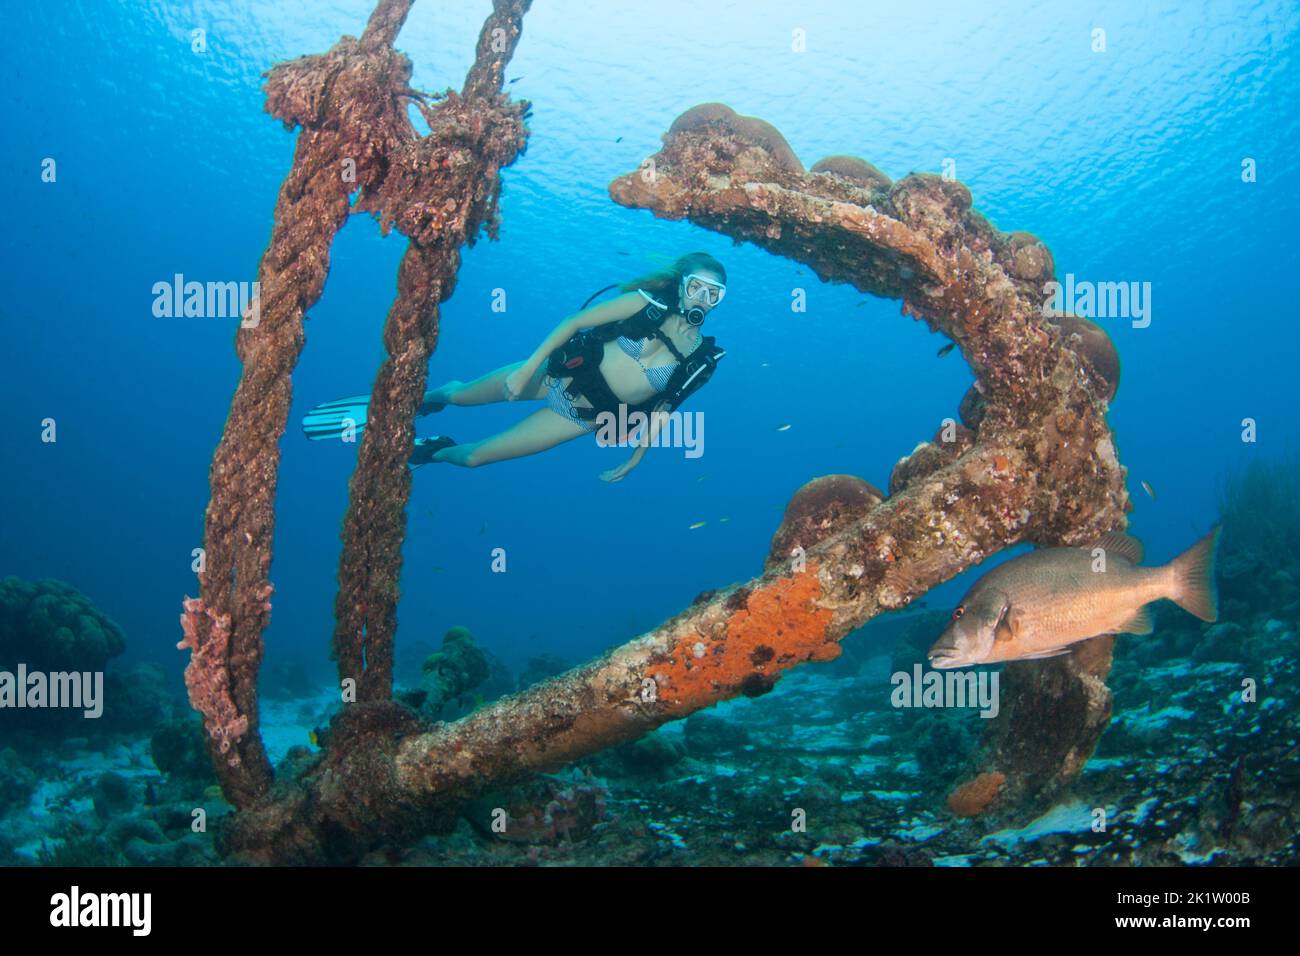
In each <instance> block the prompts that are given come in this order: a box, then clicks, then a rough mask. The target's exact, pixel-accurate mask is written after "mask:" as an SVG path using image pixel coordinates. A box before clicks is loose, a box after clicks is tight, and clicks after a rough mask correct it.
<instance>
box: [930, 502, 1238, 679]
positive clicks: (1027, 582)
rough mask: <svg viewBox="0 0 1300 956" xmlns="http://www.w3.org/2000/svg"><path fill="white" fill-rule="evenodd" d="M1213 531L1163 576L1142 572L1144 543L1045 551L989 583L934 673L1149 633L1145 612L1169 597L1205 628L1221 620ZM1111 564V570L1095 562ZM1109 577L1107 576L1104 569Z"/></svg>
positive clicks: (966, 607) (946, 637)
mask: <svg viewBox="0 0 1300 956" xmlns="http://www.w3.org/2000/svg"><path fill="white" fill-rule="evenodd" d="M1218 541H1219V529H1218V528H1215V529H1214V530H1213V531H1211V532H1210V533H1209V534H1208V535H1206V536H1205V537H1204V538H1202V539H1201V540H1200V541H1198V542H1197V543H1196V544H1194V545H1192V547H1190V548H1188V549H1187V550H1186V551H1185V552H1183V553H1182V554H1180V555H1179V556H1178V557H1176V558H1174V560H1172V561H1170V562H1169V563H1168V564H1166V565H1164V566H1163V567H1159V568H1141V567H1138V562H1139V561H1141V560H1142V543H1141V542H1140V541H1138V540H1137V539H1136V538H1131V537H1129V536H1128V535H1126V534H1120V533H1118V532H1111V533H1110V534H1107V535H1104V536H1102V538H1101V540H1100V541H1098V542H1097V544H1096V546H1095V547H1096V548H1101V549H1102V550H1103V552H1104V553H1103V554H1102V555H1101V556H1099V557H1097V558H1094V556H1093V551H1094V548H1041V549H1039V550H1038V551H1034V552H1032V553H1030V554H1025V555H1021V556H1020V557H1018V558H1013V559H1012V560H1010V561H1008V562H1007V563H1006V564H1002V565H999V566H998V567H996V568H994V569H993V570H992V571H990V572H988V573H987V574H985V575H984V576H983V577H981V578H980V579H979V580H978V581H976V582H975V584H974V586H973V587H972V588H971V589H970V590H969V591H967V592H966V596H965V597H963V598H962V599H961V603H960V604H958V605H957V609H956V610H955V611H953V612H952V620H951V622H950V623H949V624H948V627H947V628H946V629H945V630H944V632H943V634H942V635H940V637H939V640H937V641H936V642H935V644H934V646H933V647H931V648H930V654H929V657H930V664H931V666H933V667H938V668H949V667H970V666H971V665H973V664H992V663H996V662H998V661H1026V660H1037V659H1038V658H1042V657H1056V656H1057V655H1059V654H1066V653H1069V650H1070V645H1072V644H1075V643H1077V642H1078V641H1086V640H1087V639H1088V638H1091V637H1097V636H1098V635H1101V634H1150V633H1151V630H1152V627H1153V625H1152V622H1151V613H1150V612H1149V611H1148V610H1147V605H1148V604H1150V603H1152V602H1153V601H1158V600H1160V599H1161V598H1168V599H1169V600H1171V601H1173V602H1174V603H1175V604H1177V605H1178V606H1179V607H1181V608H1182V609H1183V610H1185V611H1190V612H1191V613H1192V614H1195V615H1196V616H1197V617H1199V618H1200V619H1201V620H1202V621H1214V620H1217V619H1218V616H1219V612H1218V596H1217V595H1216V593H1215V589H1214V551H1215V547H1216V545H1217V544H1218ZM1102 560H1104V564H1102V565H1099V564H1098V562H1099V561H1102ZM1102 568H1104V570H1102Z"/></svg>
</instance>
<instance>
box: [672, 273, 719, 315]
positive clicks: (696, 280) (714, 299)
mask: <svg viewBox="0 0 1300 956" xmlns="http://www.w3.org/2000/svg"><path fill="white" fill-rule="evenodd" d="M682 286H683V290H684V292H685V295H684V297H683V298H684V300H685V301H686V302H697V303H699V304H700V305H707V306H708V307H709V308H710V309H711V308H713V307H714V306H715V305H717V304H718V303H719V302H721V301H722V297H723V296H724V295H726V294H727V287H726V286H725V285H723V284H722V283H721V282H718V281H717V280H715V279H706V278H705V277H704V276H701V275H696V274H695V273H694V272H692V273H691V274H690V275H687V276H683V277H682Z"/></svg>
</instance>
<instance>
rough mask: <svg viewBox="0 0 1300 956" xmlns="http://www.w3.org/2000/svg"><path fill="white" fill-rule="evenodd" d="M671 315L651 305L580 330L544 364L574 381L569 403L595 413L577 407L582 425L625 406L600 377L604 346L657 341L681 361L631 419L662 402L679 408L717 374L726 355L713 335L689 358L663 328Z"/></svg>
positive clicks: (633, 408) (630, 408) (568, 389)
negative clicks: (616, 342)
mask: <svg viewBox="0 0 1300 956" xmlns="http://www.w3.org/2000/svg"><path fill="white" fill-rule="evenodd" d="M612 288H615V287H614V286H606V287H605V288H604V289H601V290H600V292H597V293H596V295H593V296H592V297H591V298H590V299H588V300H587V302H586V303H584V305H583V308H586V306H587V304H590V302H591V300H592V299H594V298H596V296H597V295H600V294H601V293H602V292H608V291H609V290H610V289H612ZM667 315H668V309H666V308H664V307H662V306H660V305H659V304H657V303H655V302H647V303H646V304H645V307H644V308H642V309H641V310H640V311H639V312H637V313H635V314H634V315H630V316H628V317H627V318H626V319H621V320H620V321H618V322H610V323H608V324H606V325H600V326H596V327H595V328H590V329H582V330H580V331H579V332H577V333H576V334H575V335H574V336H573V337H572V338H571V339H569V341H567V342H565V343H564V344H563V345H561V346H560V347H559V348H557V349H556V350H555V351H553V352H552V353H551V355H550V357H549V359H548V360H547V363H546V372H547V374H548V375H550V376H551V377H552V378H554V379H565V378H567V379H570V382H569V385H568V387H566V388H565V390H564V392H565V395H567V396H568V398H569V400H570V401H574V402H576V401H578V400H579V399H586V400H587V401H588V402H589V403H590V404H591V408H583V407H581V406H577V405H575V406H574V409H573V411H574V414H575V415H577V416H578V417H579V418H581V419H583V420H584V421H592V420H593V419H595V418H596V417H597V416H598V415H600V413H601V412H610V413H612V414H617V413H618V407H619V406H620V405H622V404H624V403H623V402H621V401H620V400H619V398H618V396H617V395H615V394H614V390H613V389H612V388H610V387H609V383H608V382H606V381H605V376H604V375H602V374H601V373H600V362H601V359H603V358H604V355H605V343H606V342H612V341H613V340H614V339H617V338H619V337H620V336H624V335H626V336H627V337H628V338H630V339H648V338H655V339H658V340H659V341H660V342H663V343H664V345H665V346H667V347H668V350H669V351H670V352H672V354H673V357H674V358H676V359H677V363H678V364H677V369H676V370H675V371H674V372H673V374H672V376H671V377H670V378H669V379H668V383H667V385H666V386H665V387H664V390H663V391H662V392H660V393H659V394H657V395H653V396H651V397H650V398H648V399H646V400H645V401H644V402H639V403H637V404H636V405H628V406H627V411H628V414H631V413H633V412H642V413H645V414H649V413H650V412H651V411H652V410H653V409H654V408H655V406H657V405H658V404H660V403H661V402H667V403H668V404H669V405H671V406H672V407H674V408H676V407H677V406H679V405H680V404H681V403H682V402H683V401H684V400H685V399H686V398H687V396H689V395H691V394H693V393H694V392H695V391H696V390H698V389H699V388H700V386H702V385H703V384H704V383H705V382H707V381H708V380H709V378H710V377H711V376H712V375H713V371H714V369H716V368H717V365H718V359H720V358H722V356H724V355H726V354H727V353H726V351H725V350H724V349H721V348H718V346H717V345H715V344H714V339H713V337H712V336H707V335H706V336H704V337H703V340H702V341H701V342H700V345H699V346H698V347H697V348H696V349H695V351H694V352H692V353H691V354H690V355H689V356H686V355H683V354H682V353H681V351H680V350H679V349H678V348H677V346H676V345H674V344H673V341H672V339H670V338H669V337H668V335H666V334H665V333H664V331H663V329H661V328H660V327H659V326H660V324H661V323H662V322H663V320H664V318H665V317H666V316H667Z"/></svg>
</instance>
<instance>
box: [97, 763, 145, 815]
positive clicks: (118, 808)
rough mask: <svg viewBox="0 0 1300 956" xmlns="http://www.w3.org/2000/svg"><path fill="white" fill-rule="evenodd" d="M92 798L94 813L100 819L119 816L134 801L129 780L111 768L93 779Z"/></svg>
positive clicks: (129, 807)
mask: <svg viewBox="0 0 1300 956" xmlns="http://www.w3.org/2000/svg"><path fill="white" fill-rule="evenodd" d="M92 800H93V803H94V807H95V813H96V814H97V815H98V816H99V818H100V819H101V820H108V819H111V818H113V817H117V816H121V815H122V814H124V813H126V812H127V811H128V810H130V809H131V807H132V806H133V804H134V802H135V798H134V794H133V793H132V791H131V781H129V780H127V779H126V777H124V776H122V775H121V774H120V773H116V772H115V771H112V770H110V771H108V772H107V773H101V774H100V775H99V777H98V778H97V779H96V780H95V789H94V793H93V796H92Z"/></svg>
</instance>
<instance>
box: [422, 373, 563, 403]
mask: <svg viewBox="0 0 1300 956" xmlns="http://www.w3.org/2000/svg"><path fill="white" fill-rule="evenodd" d="M523 364H524V363H523V362H515V363H514V364H512V365H503V366H501V368H499V369H497V370H496V371H494V372H488V373H487V374H486V375H480V376H479V377H478V378H476V379H474V381H472V382H457V381H451V382H447V383H446V384H445V385H440V386H438V387H437V388H434V389H430V390H429V391H427V392H425V393H424V401H423V402H422V403H421V406H420V407H421V409H427V410H428V411H437V410H438V407H439V406H442V405H491V404H492V403H493V402H504V401H505V400H506V390H505V384H506V376H508V375H509V374H510V373H511V372H513V371H514V370H515V369H517V368H519V366H521V365H523ZM545 377H546V368H545V366H544V365H543V367H542V368H539V369H538V370H537V373H536V374H535V375H533V377H532V379H531V380H529V382H528V386H527V388H525V389H524V393H523V394H522V395H521V396H519V397H520V398H521V399H536V398H545V397H546V387H545V385H543V384H542V379H544V378H545Z"/></svg>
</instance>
